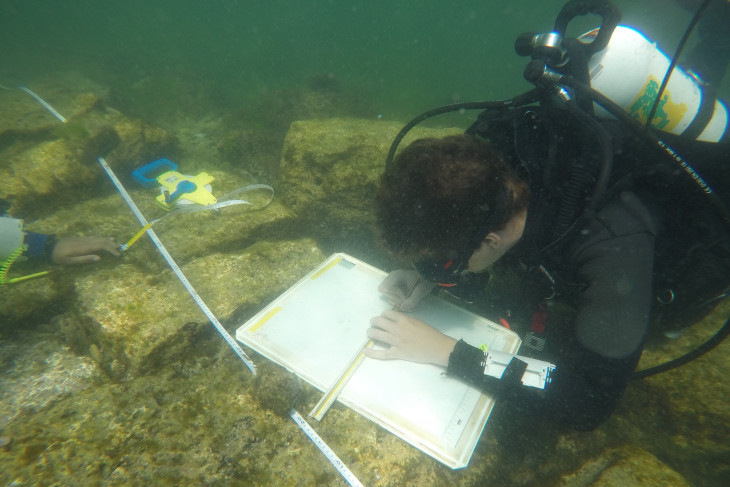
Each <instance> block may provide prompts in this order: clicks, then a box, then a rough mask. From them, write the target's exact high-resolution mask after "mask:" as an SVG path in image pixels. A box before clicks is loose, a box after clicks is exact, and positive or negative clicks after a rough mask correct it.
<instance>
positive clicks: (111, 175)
mask: <svg viewBox="0 0 730 487" xmlns="http://www.w3.org/2000/svg"><path fill="white" fill-rule="evenodd" d="M97 160H98V161H99V164H101V167H102V168H103V169H104V171H105V172H106V173H107V175H108V176H109V179H111V181H112V183H113V184H114V186H115V187H116V188H117V190H118V191H119V193H120V194H121V195H122V198H124V201H126V202H127V205H128V206H129V208H130V209H131V210H132V213H134V216H136V217H137V220H139V223H140V224H141V225H142V226H144V227H146V228H147V230H145V231H146V232H147V234H148V235H149V236H150V239H151V240H152V242H154V244H155V246H157V250H159V251H160V254H162V257H164V258H165V260H166V261H167V264H168V265H169V266H170V268H171V269H172V271H173V272H174V273H175V275H176V276H177V278H178V279H179V280H180V282H181V283H182V285H183V287H184V288H185V290H186V291H187V292H188V294H190V297H192V298H193V301H195V304H197V305H198V307H199V308H200V310H201V311H202V312H203V314H205V316H207V317H208V319H209V320H210V322H211V323H212V324H213V326H215V328H216V330H218V333H220V335H221V336H222V337H223V339H224V340H225V341H226V342H227V343H228V345H230V346H231V348H232V349H233V351H234V352H236V355H238V357H239V358H240V359H241V360H242V361H243V363H244V364H246V367H248V370H250V371H251V373H252V374H253V375H256V365H254V363H253V360H251V358H249V356H248V355H246V352H244V351H243V350H242V349H241V347H239V346H238V343H236V341H235V340H234V339H233V337H232V336H231V335H230V333H228V332H227V331H226V329H225V328H223V325H221V323H220V321H218V318H216V317H215V315H214V314H213V312H212V311H211V310H210V308H208V305H207V304H205V302H204V301H203V299H202V298H201V297H200V295H199V294H198V292H197V291H196V290H195V288H194V287H193V285H192V284H190V281H188V278H187V277H185V274H183V272H182V270H181V269H180V267H178V265H177V263H176V262H175V260H174V259H173V258H172V256H171V255H170V253H169V252H168V251H167V249H166V248H165V246H164V245H163V244H162V242H161V241H160V239H159V238H158V237H157V234H156V233H155V231H154V230H153V229H151V228H149V226H148V225H149V223H148V222H147V219H146V218H145V217H144V215H143V214H142V212H141V211H140V210H139V208H138V207H137V205H136V204H135V203H134V201H133V200H132V197H131V196H129V193H127V190H126V189H124V186H122V183H121V182H120V181H119V179H117V176H116V175H115V174H114V171H112V168H111V167H109V164H107V162H106V161H105V160H104V158H103V157H98V158H97Z"/></svg>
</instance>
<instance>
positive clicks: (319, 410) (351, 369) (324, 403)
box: [309, 276, 421, 421]
mask: <svg viewBox="0 0 730 487" xmlns="http://www.w3.org/2000/svg"><path fill="white" fill-rule="evenodd" d="M420 279H421V278H420V276H418V277H416V280H415V281H413V284H411V288H410V289H409V290H408V292H407V293H406V297H405V298H404V301H405V300H406V299H408V298H409V297H410V296H411V294H413V290H414V289H416V285H417V284H418V282H419V281H420ZM393 309H394V310H397V309H398V306H393ZM374 343H375V342H373V340H372V339H370V338H368V339H367V340H366V341H365V343H363V345H362V347H360V351H359V352H358V353H357V354H356V355H355V356H354V357H353V358H352V360H350V362H349V363H348V364H347V366H346V367H345V368H344V369H343V370H342V373H341V374H340V375H339V377H337V380H335V383H334V385H333V386H332V387H331V388H330V390H329V391H327V393H326V394H325V395H324V396H322V398H321V399H320V400H319V402H318V403H317V405H316V406H314V408H313V409H312V410H311V411H310V412H309V415H310V416H311V417H313V418H314V419H316V420H317V421H321V420H322V418H324V415H325V414H327V411H329V409H330V407H332V405H333V404H334V403H335V401H336V400H337V398H338V397H339V395H340V392H342V389H344V388H345V386H346V385H347V383H348V382H349V381H350V378H351V377H352V376H353V375H354V374H355V371H356V370H357V369H358V367H360V364H361V363H362V362H363V360H365V349H367V348H371V347H372V346H373V345H374Z"/></svg>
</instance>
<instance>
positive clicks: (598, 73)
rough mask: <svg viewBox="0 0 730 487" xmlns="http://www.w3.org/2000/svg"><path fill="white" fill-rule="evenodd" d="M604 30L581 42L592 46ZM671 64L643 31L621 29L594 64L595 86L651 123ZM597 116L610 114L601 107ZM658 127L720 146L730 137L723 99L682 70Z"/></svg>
mask: <svg viewBox="0 0 730 487" xmlns="http://www.w3.org/2000/svg"><path fill="white" fill-rule="evenodd" d="M597 35H598V29H594V30H591V31H589V32H587V33H585V34H583V35H582V36H580V37H579V38H578V39H579V40H581V41H583V42H591V41H593V40H595V38H596V36H597ZM670 62H671V60H670V59H669V57H667V55H666V54H664V53H663V52H662V51H661V50H660V49H658V48H657V45H656V43H654V42H651V41H650V40H648V39H647V38H646V37H644V35H643V34H641V33H640V32H638V31H637V30H635V29H633V28H631V27H626V26H617V27H616V29H615V30H614V31H613V34H612V35H611V40H610V41H609V43H608V45H607V46H606V48H605V49H603V50H601V51H599V52H597V53H595V54H593V55H592V56H591V58H590V59H589V61H588V72H589V76H590V85H591V87H592V88H593V89H594V90H596V91H598V92H600V93H602V94H603V95H605V96H606V97H608V98H609V99H611V100H612V101H613V102H614V103H616V104H617V105H619V106H620V107H621V108H623V109H624V110H625V111H626V112H628V113H629V114H630V115H631V116H632V117H633V118H635V119H637V120H638V121H639V122H641V123H646V121H647V119H648V118H649V114H650V113H651V108H652V105H653V104H654V101H655V99H656V97H657V94H658V93H659V87H660V85H661V83H662V79H663V78H664V76H665V75H666V73H667V71H668V70H669V67H670ZM595 114H596V115H598V116H600V117H606V116H609V113H608V112H607V111H606V110H604V109H603V108H601V107H600V106H598V105H596V107H595ZM651 124H652V126H653V127H654V128H656V129H658V130H661V131H663V132H669V133H672V134H676V135H683V136H685V137H687V136H689V137H692V138H696V139H697V140H701V141H706V142H719V141H720V140H722V139H723V137H729V136H728V135H727V133H728V130H727V126H728V111H727V108H726V107H725V104H724V103H723V102H722V101H721V100H717V99H715V98H714V97H713V96H711V95H710V94H709V93H707V92H706V91H705V90H704V86H703V82H702V80H701V79H700V78H699V77H698V76H697V75H695V74H694V73H692V72H691V71H685V70H684V69H682V68H680V67H674V69H673V70H672V72H671V76H670V77H669V79H668V82H667V85H666V88H665V90H664V93H663V94H662V98H661V100H660V102H659V105H658V108H657V110H656V113H655V114H654V116H653V118H652V123H651Z"/></svg>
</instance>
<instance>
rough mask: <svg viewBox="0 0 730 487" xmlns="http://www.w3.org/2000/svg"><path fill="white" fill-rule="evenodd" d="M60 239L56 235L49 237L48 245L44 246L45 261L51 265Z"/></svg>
mask: <svg viewBox="0 0 730 487" xmlns="http://www.w3.org/2000/svg"><path fill="white" fill-rule="evenodd" d="M57 243H58V238H56V235H53V234H51V235H49V236H48V238H47V239H46V243H45V245H44V246H43V259H44V260H45V261H46V262H48V263H49V264H53V250H54V249H55V248H56V244H57Z"/></svg>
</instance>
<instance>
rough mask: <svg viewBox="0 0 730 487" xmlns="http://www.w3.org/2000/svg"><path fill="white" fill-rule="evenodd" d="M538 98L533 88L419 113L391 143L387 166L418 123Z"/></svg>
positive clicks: (522, 102) (529, 101)
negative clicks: (511, 95)
mask: <svg viewBox="0 0 730 487" xmlns="http://www.w3.org/2000/svg"><path fill="white" fill-rule="evenodd" d="M537 100H538V89H537V88H535V89H532V90H530V91H527V92H525V93H522V94H521V95H517V96H516V97H514V98H510V99H509V100H500V101H470V102H464V103H454V104H452V105H445V106H442V107H438V108H434V109H433V110H428V111H427V112H423V113H422V114H420V115H418V116H417V117H416V118H414V119H413V120H411V121H410V122H408V123H407V124H406V125H405V126H404V127H403V128H402V129H401V130H400V132H398V135H396V136H395V139H393V143H392V144H390V150H389V151H388V156H387V157H386V158H385V168H386V169H387V168H388V166H390V164H391V163H392V162H393V158H394V157H395V152H396V150H398V145H400V143H401V141H402V140H403V137H405V136H406V134H407V133H408V132H410V130H411V129H412V128H413V127H415V126H416V125H418V124H419V123H421V122H423V121H424V120H426V119H428V118H431V117H435V116H436V115H441V114H443V113H449V112H457V111H459V110H487V109H489V108H507V107H511V106H516V107H519V106H522V105H527V104H530V103H534V102H536V101H537Z"/></svg>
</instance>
